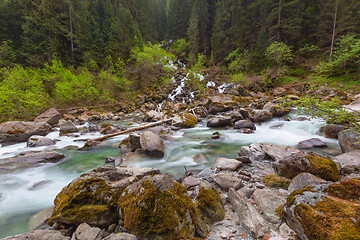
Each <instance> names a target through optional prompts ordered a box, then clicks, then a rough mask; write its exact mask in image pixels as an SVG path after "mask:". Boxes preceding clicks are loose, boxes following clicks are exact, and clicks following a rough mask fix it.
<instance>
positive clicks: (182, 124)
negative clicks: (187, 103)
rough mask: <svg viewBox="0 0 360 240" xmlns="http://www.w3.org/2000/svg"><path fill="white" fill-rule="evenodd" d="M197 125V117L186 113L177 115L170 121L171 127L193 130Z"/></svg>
mask: <svg viewBox="0 0 360 240" xmlns="http://www.w3.org/2000/svg"><path fill="white" fill-rule="evenodd" d="M197 123H198V119H197V117H196V116H194V115H193V114H191V113H187V112H182V113H179V114H177V115H176V116H175V117H174V118H173V120H172V125H173V126H175V127H178V128H193V127H195V125H196V124H197Z"/></svg>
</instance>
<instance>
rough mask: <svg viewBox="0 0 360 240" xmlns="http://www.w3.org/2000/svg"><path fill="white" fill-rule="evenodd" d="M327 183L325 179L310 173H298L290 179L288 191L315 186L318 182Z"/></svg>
mask: <svg viewBox="0 0 360 240" xmlns="http://www.w3.org/2000/svg"><path fill="white" fill-rule="evenodd" d="M323 183H327V181H325V180H323V179H321V178H318V177H316V176H314V175H312V174H310V173H300V174H298V175H297V176H296V177H294V178H293V179H292V180H291V183H290V185H289V189H288V190H289V192H290V193H291V192H293V191H296V190H299V189H302V188H305V187H307V186H308V187H311V186H316V185H319V184H323Z"/></svg>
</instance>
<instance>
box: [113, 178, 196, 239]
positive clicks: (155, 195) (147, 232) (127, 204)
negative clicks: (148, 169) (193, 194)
mask: <svg viewBox="0 0 360 240" xmlns="http://www.w3.org/2000/svg"><path fill="white" fill-rule="evenodd" d="M119 207H120V209H121V211H122V217H123V220H124V225H125V227H126V229H127V230H128V231H129V232H130V233H132V234H135V235H137V236H139V237H140V238H146V239H157V240H160V239H164V240H165V239H167V240H172V239H173V240H178V239H188V238H190V237H192V236H193V234H194V227H191V226H193V225H194V224H196V223H197V215H196V209H195V205H194V203H193V202H192V200H191V198H190V197H189V196H188V195H187V192H186V189H185V187H184V186H182V185H181V184H178V183H174V184H173V188H172V189H170V190H165V191H161V190H160V189H154V185H153V184H152V183H150V182H149V180H145V181H143V182H142V185H141V188H140V189H139V190H138V191H134V192H132V193H130V194H129V193H124V194H123V195H122V196H121V198H120V200H119Z"/></svg>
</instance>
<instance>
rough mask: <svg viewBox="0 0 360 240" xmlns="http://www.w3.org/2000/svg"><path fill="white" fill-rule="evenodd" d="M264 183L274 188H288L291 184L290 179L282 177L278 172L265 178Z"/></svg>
mask: <svg viewBox="0 0 360 240" xmlns="http://www.w3.org/2000/svg"><path fill="white" fill-rule="evenodd" d="M263 181H264V184H265V185H266V186H268V187H273V188H284V189H287V188H288V187H289V185H290V179H287V178H284V177H280V176H278V175H276V174H270V175H267V176H265V177H264V178H263Z"/></svg>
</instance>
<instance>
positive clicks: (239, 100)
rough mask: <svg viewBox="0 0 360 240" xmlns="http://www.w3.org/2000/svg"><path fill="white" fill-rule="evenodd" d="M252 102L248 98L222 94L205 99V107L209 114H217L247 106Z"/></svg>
mask: <svg viewBox="0 0 360 240" xmlns="http://www.w3.org/2000/svg"><path fill="white" fill-rule="evenodd" d="M250 103H251V101H250V99H249V98H247V97H238V96H233V95H228V94H220V95H216V96H211V97H208V98H207V99H205V106H206V107H207V109H208V113H209V114H217V113H219V112H226V111H229V110H232V109H234V107H236V106H245V105H248V104H250Z"/></svg>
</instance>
